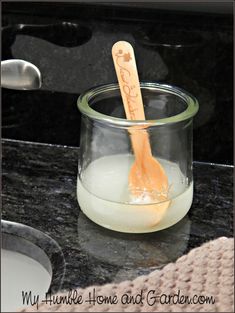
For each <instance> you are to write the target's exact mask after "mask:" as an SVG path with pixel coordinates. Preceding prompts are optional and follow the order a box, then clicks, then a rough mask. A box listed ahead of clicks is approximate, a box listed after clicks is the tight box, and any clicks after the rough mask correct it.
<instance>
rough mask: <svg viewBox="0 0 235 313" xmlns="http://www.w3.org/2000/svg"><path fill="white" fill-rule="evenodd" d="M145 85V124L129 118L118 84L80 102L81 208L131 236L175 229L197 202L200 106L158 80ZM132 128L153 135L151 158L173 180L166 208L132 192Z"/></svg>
mask: <svg viewBox="0 0 235 313" xmlns="http://www.w3.org/2000/svg"><path fill="white" fill-rule="evenodd" d="M140 86H141V92H142V97H143V103H144V110H145V117H146V120H143V121H134V120H127V119H126V118H125V112H124V107H123V103H122V99H121V95H120V89H119V86H118V84H108V85H103V86H99V87H96V88H93V89H91V90H89V91H87V92H86V93H84V94H82V95H81V96H80V97H79V99H78V108H79V110H80V112H81V113H82V120H81V134H80V154H79V164H78V178H77V198H78V202H79V205H80V208H81V210H82V211H83V212H84V213H85V215H86V216H87V217H88V218H90V219H91V220H92V221H93V222H95V223H97V224H99V225H101V226H103V227H106V228H109V229H112V230H116V231H121V232H130V233H144V232H153V231H158V230H161V229H164V228H167V227H170V226H171V225H174V224H175V223H177V222H178V221H179V220H181V219H182V218H183V217H184V216H185V215H186V214H187V212H188V210H189V209H190V206H191V204H192V199H193V173H192V140H193V138H192V129H193V116H194V115H195V114H196V113H197V111H198V102H197V100H196V99H195V98H194V97H193V96H191V95H189V94H188V93H187V92H185V91H183V90H182V89H179V88H177V87H173V86H169V85H165V84H164V85H163V84H157V83H153V82H144V83H141V84H140ZM133 129H134V130H135V132H137V133H139V134H141V133H143V132H147V133H148V137H149V141H150V145H151V152H152V156H153V157H154V158H155V159H157V160H158V162H160V164H161V165H162V167H163V168H164V170H165V173H166V175H167V178H168V182H169V192H168V198H167V200H166V202H165V204H164V203H163V202H164V201H160V202H152V201H150V202H149V203H148V202H147V203H146V202H144V203H143V202H140V203H139V202H138V201H133V195H131V194H130V193H131V192H130V190H129V181H128V179H129V172H130V169H131V167H132V165H133V163H134V162H135V156H134V154H133V149H132V144H131V140H130V134H131V131H133ZM167 201H168V202H167ZM163 207H165V208H164V209H163Z"/></svg>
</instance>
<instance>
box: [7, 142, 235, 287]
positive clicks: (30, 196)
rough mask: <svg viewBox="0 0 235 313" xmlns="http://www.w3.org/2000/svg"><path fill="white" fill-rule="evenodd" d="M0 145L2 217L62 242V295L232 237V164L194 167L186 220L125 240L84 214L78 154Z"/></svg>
mask: <svg viewBox="0 0 235 313" xmlns="http://www.w3.org/2000/svg"><path fill="white" fill-rule="evenodd" d="M2 147H3V162H2V171H3V177H2V185H3V189H2V204H3V212H2V218H3V219H6V220H10V221H14V222H20V223H23V224H26V225H29V226H31V227H33V228H36V229H38V230H40V231H42V232H44V233H46V234H48V235H49V236H50V237H52V238H53V239H54V240H56V241H57V243H58V244H59V245H60V247H61V249H62V251H63V254H64V258H65V263H66V270H65V276H64V282H63V285H62V289H70V288H75V287H85V286H88V285H91V284H103V283H108V282H114V281H115V282H119V281H121V280H124V279H132V278H134V277H136V276H137V275H141V274H144V273H148V272H150V271H152V270H153V269H156V268H161V267H162V266H164V264H167V263H168V262H171V261H174V260H176V259H177V258H178V257H179V256H181V255H182V254H184V253H186V252H187V251H189V250H190V249H192V248H194V247H197V246H199V245H200V244H202V243H203V242H206V241H208V240H210V239H214V238H217V237H220V236H227V237H231V236H232V234H233V229H232V226H233V223H232V207H233V204H232V200H233V199H232V197H233V192H232V183H233V167H232V166H223V165H215V164H208V163H197V162H195V163H194V178H195V189H194V201H193V205H192V208H191V210H190V212H189V214H188V215H187V216H186V217H185V218H184V219H183V220H182V221H180V222H179V223H178V224H176V225H175V226H173V227H171V228H169V229H166V230H163V231H160V232H156V233H151V234H124V233H117V232H113V231H109V230H107V229H104V228H102V227H99V226H97V225H96V224H94V223H93V222H91V221H90V220H88V219H87V218H86V217H85V216H84V215H83V213H82V212H81V211H80V209H79V206H78V203H77V199H76V176H77V159H78V153H79V149H78V148H71V147H65V146H55V145H45V144H36V143H27V142H19V141H12V140H3V144H2ZM62 270H63V269H61V271H62Z"/></svg>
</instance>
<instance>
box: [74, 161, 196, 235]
mask: <svg viewBox="0 0 235 313" xmlns="http://www.w3.org/2000/svg"><path fill="white" fill-rule="evenodd" d="M133 161H134V160H133V157H132V156H130V155H114V156H106V157H102V158H100V159H97V160H95V161H93V162H92V163H91V164H89V166H88V167H87V169H86V170H85V171H84V172H83V173H82V177H81V180H82V182H81V180H80V178H79V177H78V181H77V197H78V202H79V205H80V207H81V209H82V211H83V212H84V213H85V214H86V215H87V216H88V217H89V218H90V219H91V220H92V221H94V222H96V223H97V224H99V225H101V226H104V227H106V228H110V229H113V230H117V231H123V232H136V233H141V232H151V231H156V230H161V229H164V228H167V227H169V226H171V225H173V224H175V223H177V222H178V221H179V220H181V219H182V218H183V217H184V216H185V215H186V213H187V212H188V210H189V209H190V206H191V204H192V197H193V184H192V183H191V184H190V186H189V187H188V185H187V180H186V178H185V177H184V175H183V174H182V172H181V171H180V168H179V166H178V165H177V164H175V163H172V162H169V161H166V160H163V159H158V161H159V162H160V163H161V165H162V166H163V167H164V169H165V172H166V174H167V177H168V182H169V186H170V190H169V195H168V196H169V197H168V198H169V199H170V200H171V202H170V205H169V207H168V209H167V210H166V213H165V214H164V216H163V218H161V220H160V222H156V221H158V220H159V210H160V207H161V205H160V204H156V203H154V204H139V203H138V201H137V203H135V202H134V201H133V198H132V197H131V195H130V193H129V191H128V174H129V171H130V168H131V165H132V164H133Z"/></svg>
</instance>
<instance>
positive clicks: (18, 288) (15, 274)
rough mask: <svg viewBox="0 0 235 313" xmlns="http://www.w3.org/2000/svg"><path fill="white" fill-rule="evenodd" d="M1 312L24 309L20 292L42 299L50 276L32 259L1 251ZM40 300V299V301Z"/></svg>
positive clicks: (19, 254) (12, 252)
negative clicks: (29, 293) (30, 293)
mask: <svg viewBox="0 0 235 313" xmlns="http://www.w3.org/2000/svg"><path fill="white" fill-rule="evenodd" d="M1 273H2V277H1V311H2V312H15V311H16V310H17V309H19V308H21V307H24V306H26V305H23V299H22V291H25V292H30V291H32V300H33V296H34V295H35V296H37V295H39V297H42V298H44V297H45V293H46V292H47V291H48V289H49V286H50V284H51V275H50V274H49V273H48V272H47V270H46V269H45V268H44V267H43V266H42V265H41V264H40V263H39V262H37V261H35V260H34V259H32V258H30V257H28V256H26V255H23V254H21V253H18V252H14V251H9V250H5V249H1ZM42 298H40V299H42Z"/></svg>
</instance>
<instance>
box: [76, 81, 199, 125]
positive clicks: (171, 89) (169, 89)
mask: <svg viewBox="0 0 235 313" xmlns="http://www.w3.org/2000/svg"><path fill="white" fill-rule="evenodd" d="M140 88H141V89H150V90H159V91H164V92H166V93H169V94H173V95H175V96H178V97H180V98H181V99H182V100H183V101H184V102H185V103H186V105H187V108H186V109H185V110H184V111H183V112H181V113H179V114H176V115H174V116H171V117H167V118H161V119H156V120H155V119H154V120H128V119H124V118H118V117H112V116H110V115H106V114H103V113H100V112H98V111H96V110H94V109H92V108H91V106H90V105H89V102H90V101H91V100H92V99H94V98H95V97H96V96H97V95H100V94H101V93H103V92H107V91H111V90H117V89H119V85H118V83H111V84H105V85H100V86H97V87H94V88H91V89H89V90H88V91H86V92H84V93H82V94H81V95H80V96H79V98H78V101H77V106H78V109H79V111H80V112H81V113H82V114H84V115H86V116H88V117H89V118H91V119H93V120H96V121H100V122H103V123H108V124H112V125H113V126H123V127H132V126H137V127H138V126H140V127H141V128H142V127H149V126H160V125H166V124H172V123H178V122H181V121H184V120H188V119H190V118H192V117H193V116H194V115H195V114H196V113H197V112H198V109H199V104H198V101H197V99H196V98H195V97H194V96H192V95H191V94H190V93H188V92H186V91H185V90H183V89H181V88H179V87H176V86H172V85H168V84H160V83H155V82H140Z"/></svg>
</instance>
